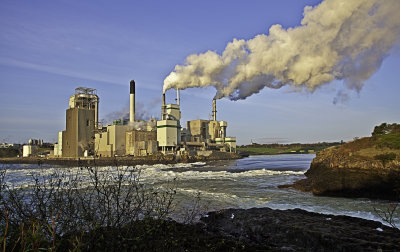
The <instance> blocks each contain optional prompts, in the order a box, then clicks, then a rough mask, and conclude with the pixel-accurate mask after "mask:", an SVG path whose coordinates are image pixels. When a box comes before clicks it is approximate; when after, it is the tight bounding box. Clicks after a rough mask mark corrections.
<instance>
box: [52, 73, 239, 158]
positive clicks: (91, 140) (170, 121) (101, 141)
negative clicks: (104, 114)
mask: <svg viewBox="0 0 400 252" xmlns="http://www.w3.org/2000/svg"><path fill="white" fill-rule="evenodd" d="M162 101H163V103H162V106H161V120H158V121H156V120H155V119H150V120H149V121H143V120H139V121H138V120H135V82H134V81H133V80H131V82H130V105H129V106H130V108H129V120H128V119H124V118H122V119H120V120H114V123H113V125H108V126H105V127H103V126H100V125H99V123H98V113H99V111H98V105H99V98H98V96H97V95H96V90H95V89H90V88H84V87H80V88H77V89H75V94H74V95H72V96H71V97H70V99H69V108H68V109H67V111H66V130H65V131H60V132H59V134H58V143H57V144H55V145H54V156H62V157H83V156H89V155H90V156H96V157H114V156H124V155H129V156H147V155H152V154H155V153H158V152H161V153H164V154H182V153H183V152H187V153H188V154H190V155H197V154H199V153H200V152H201V151H202V152H205V151H206V152H207V151H208V152H212V151H229V152H236V138H235V137H226V128H227V125H228V124H227V122H226V121H217V118H216V113H217V110H216V101H215V100H213V110H212V112H213V120H202V119H198V120H191V121H188V122H187V124H186V125H187V127H186V128H182V127H181V123H180V120H181V111H180V104H179V103H180V101H179V89H178V90H177V99H176V101H177V103H176V104H166V103H165V93H163V100H162Z"/></svg>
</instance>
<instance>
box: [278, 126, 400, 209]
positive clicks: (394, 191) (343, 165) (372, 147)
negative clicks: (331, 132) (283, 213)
mask: <svg viewBox="0 0 400 252" xmlns="http://www.w3.org/2000/svg"><path fill="white" fill-rule="evenodd" d="M304 175H305V176H306V177H307V178H306V179H302V180H299V181H296V182H295V183H294V184H293V185H286V186H283V187H294V188H296V189H299V190H302V191H311V192H313V194H315V195H322V196H340V197H366V198H376V199H387V200H395V201H398V202H400V124H386V123H383V124H381V125H379V126H376V127H375V129H374V131H373V132H372V136H371V137H364V138H360V139H356V140H354V141H352V142H349V143H346V144H343V145H340V146H335V147H331V148H327V149H324V150H322V151H320V152H318V153H317V155H316V157H315V158H314V159H313V161H312V162H311V165H310V168H309V169H308V170H307V172H306V173H305V174H304ZM399 208H400V207H399ZM399 210H400V209H398V210H397V211H399ZM399 214H400V213H399Z"/></svg>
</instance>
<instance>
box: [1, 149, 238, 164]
mask: <svg viewBox="0 0 400 252" xmlns="http://www.w3.org/2000/svg"><path fill="white" fill-rule="evenodd" d="M240 158H242V156H241V155H239V154H236V153H229V152H220V153H213V154H212V155H210V156H208V157H206V156H190V157H176V156H174V155H161V154H158V155H151V156H144V157H101V158H97V157H96V158H95V157H81V158H63V157H59V158H58V157H57V158H56V157H52V158H49V157H47V158H46V157H44V158H42V157H14V158H0V164H38V165H42V164H50V165H59V166H66V167H72V166H77V167H82V166H120V165H122V166H134V165H154V164H176V163H192V162H199V161H215V160H231V159H240Z"/></svg>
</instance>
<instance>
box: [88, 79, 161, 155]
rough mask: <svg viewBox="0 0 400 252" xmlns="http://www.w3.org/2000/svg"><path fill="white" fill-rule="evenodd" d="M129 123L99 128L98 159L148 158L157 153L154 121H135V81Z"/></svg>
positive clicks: (133, 82)
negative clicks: (128, 156) (116, 157)
mask: <svg viewBox="0 0 400 252" xmlns="http://www.w3.org/2000/svg"><path fill="white" fill-rule="evenodd" d="M129 99H130V102H129V121H128V120H126V119H124V118H122V119H121V120H114V123H113V125H108V126H106V127H102V128H98V129H97V130H96V133H95V146H94V149H95V150H94V152H95V155H96V156H98V157H114V156H123V155H131V156H147V155H151V154H154V153H156V152H157V136H156V131H155V128H154V127H152V126H151V125H152V124H155V122H154V121H149V122H145V121H136V120H135V81H134V80H131V82H130V95H129Z"/></svg>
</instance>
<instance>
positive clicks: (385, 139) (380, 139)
mask: <svg viewBox="0 0 400 252" xmlns="http://www.w3.org/2000/svg"><path fill="white" fill-rule="evenodd" d="M377 143H378V145H381V146H385V147H389V148H393V149H400V133H392V134H386V135H379V136H377Z"/></svg>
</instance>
